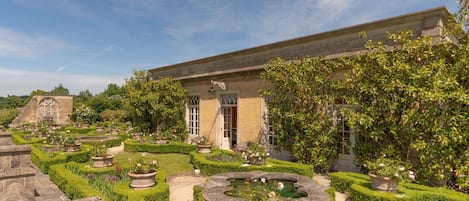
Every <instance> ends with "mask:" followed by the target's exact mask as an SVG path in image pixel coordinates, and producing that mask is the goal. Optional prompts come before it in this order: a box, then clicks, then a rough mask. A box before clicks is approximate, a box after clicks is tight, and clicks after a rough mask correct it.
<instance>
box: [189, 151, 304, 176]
mask: <svg viewBox="0 0 469 201" xmlns="http://www.w3.org/2000/svg"><path fill="white" fill-rule="evenodd" d="M219 152H220V150H213V152H212V154H211V155H213V154H215V155H216V154H219ZM189 155H190V158H191V163H192V164H194V166H195V167H196V168H198V169H200V170H201V172H202V173H203V174H204V175H215V174H219V173H225V172H248V171H253V170H260V171H265V172H288V173H295V174H300V175H304V176H308V177H312V176H313V169H312V166H311V165H306V164H300V163H293V162H289V161H281V160H276V159H272V158H268V159H267V163H266V165H262V166H257V165H249V166H242V162H219V161H212V160H208V159H207V155H205V154H199V153H197V152H195V151H193V152H190V153H189Z"/></svg>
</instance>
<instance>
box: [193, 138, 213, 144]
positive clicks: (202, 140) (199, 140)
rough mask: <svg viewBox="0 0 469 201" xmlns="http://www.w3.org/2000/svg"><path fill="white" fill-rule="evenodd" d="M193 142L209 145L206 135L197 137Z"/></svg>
mask: <svg viewBox="0 0 469 201" xmlns="http://www.w3.org/2000/svg"><path fill="white" fill-rule="evenodd" d="M195 143H197V144H198V145H209V144H210V141H209V140H208V138H207V137H205V136H202V137H199V138H198V139H197V141H196V142H195Z"/></svg>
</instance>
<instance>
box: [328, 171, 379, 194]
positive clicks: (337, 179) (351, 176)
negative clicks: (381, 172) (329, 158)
mask: <svg viewBox="0 0 469 201" xmlns="http://www.w3.org/2000/svg"><path fill="white" fill-rule="evenodd" d="M330 178H331V186H332V187H334V188H335V189H336V191H338V192H341V193H345V192H350V191H351V186H352V184H354V183H360V184H361V183H368V182H369V180H370V177H369V176H368V175H363V174H357V173H352V172H334V173H331V174H330Z"/></svg>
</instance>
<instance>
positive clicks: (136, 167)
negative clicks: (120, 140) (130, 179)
mask: <svg viewBox="0 0 469 201" xmlns="http://www.w3.org/2000/svg"><path fill="white" fill-rule="evenodd" d="M145 155H146V154H145V152H143V153H141V157H140V158H138V159H137V160H136V161H135V162H133V164H132V169H131V171H132V172H133V173H135V174H147V173H152V172H155V171H156V168H157V167H158V162H157V161H156V160H152V161H148V159H146V158H145Z"/></svg>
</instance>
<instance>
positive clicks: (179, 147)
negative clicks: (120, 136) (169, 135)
mask: <svg viewBox="0 0 469 201" xmlns="http://www.w3.org/2000/svg"><path fill="white" fill-rule="evenodd" d="M196 149H197V146H195V145H192V144H187V143H182V142H170V143H168V144H150V143H140V142H136V141H134V140H126V141H125V142H124V150H125V151H126V152H148V153H157V154H164V153H181V154H188V153H189V152H191V151H195V150H196Z"/></svg>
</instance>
